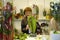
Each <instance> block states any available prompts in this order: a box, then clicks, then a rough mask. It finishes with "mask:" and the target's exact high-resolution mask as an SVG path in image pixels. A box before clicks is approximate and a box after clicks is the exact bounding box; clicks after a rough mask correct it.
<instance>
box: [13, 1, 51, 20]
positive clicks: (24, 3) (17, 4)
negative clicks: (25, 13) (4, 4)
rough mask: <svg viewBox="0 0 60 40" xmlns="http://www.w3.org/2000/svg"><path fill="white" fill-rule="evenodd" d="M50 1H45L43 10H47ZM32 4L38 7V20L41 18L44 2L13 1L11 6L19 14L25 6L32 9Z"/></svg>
mask: <svg viewBox="0 0 60 40" xmlns="http://www.w3.org/2000/svg"><path fill="white" fill-rule="evenodd" d="M50 1H51V0H45V8H47V10H48V9H49V4H50ZM33 4H36V5H38V7H39V19H41V18H43V10H44V0H37V1H36V0H13V6H15V7H16V11H17V13H18V12H20V9H24V8H25V7H27V6H30V7H32V5H33Z"/></svg>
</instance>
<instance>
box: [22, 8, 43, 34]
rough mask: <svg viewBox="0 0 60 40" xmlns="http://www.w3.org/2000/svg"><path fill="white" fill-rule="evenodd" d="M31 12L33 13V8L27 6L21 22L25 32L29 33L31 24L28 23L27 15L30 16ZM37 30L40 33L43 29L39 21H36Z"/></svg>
mask: <svg viewBox="0 0 60 40" xmlns="http://www.w3.org/2000/svg"><path fill="white" fill-rule="evenodd" d="M31 14H32V9H31V8H30V7H27V8H25V10H24V18H23V19H22V22H21V28H22V32H23V33H27V34H29V25H28V20H27V17H28V16H30V15H31ZM39 29H40V30H39ZM36 32H37V33H39V32H40V33H42V30H41V28H40V25H39V23H38V22H36Z"/></svg>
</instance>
